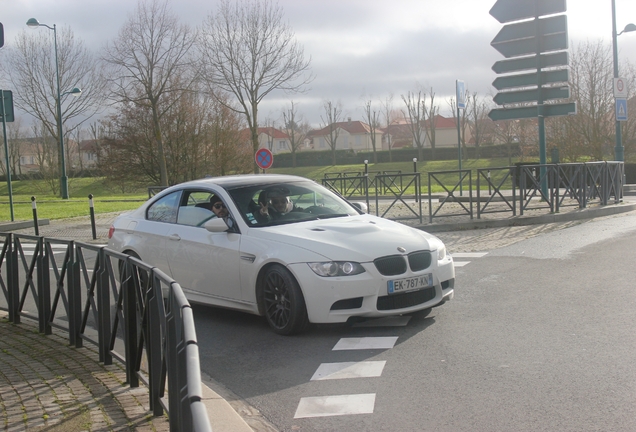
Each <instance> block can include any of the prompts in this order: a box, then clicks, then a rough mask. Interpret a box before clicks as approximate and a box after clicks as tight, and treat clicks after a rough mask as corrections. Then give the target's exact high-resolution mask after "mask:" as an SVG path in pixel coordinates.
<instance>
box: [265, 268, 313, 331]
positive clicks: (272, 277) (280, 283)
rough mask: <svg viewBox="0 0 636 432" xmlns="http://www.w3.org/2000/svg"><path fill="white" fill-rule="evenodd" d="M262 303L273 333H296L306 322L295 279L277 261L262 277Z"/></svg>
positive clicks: (303, 302)
mask: <svg viewBox="0 0 636 432" xmlns="http://www.w3.org/2000/svg"><path fill="white" fill-rule="evenodd" d="M261 302H262V306H263V312H264V314H265V318H266V319H267V322H268V324H269V325H270V327H271V328H272V330H274V332H275V333H278V334H280V335H285V336H288V335H292V334H296V333H299V332H301V331H302V330H304V329H305V328H306V327H307V324H308V323H309V319H308V318H307V307H306V305H305V298H304V297H303V293H302V291H301V290H300V286H299V285H298V282H297V281H296V279H295V278H294V277H293V276H292V274H291V273H290V272H289V271H288V270H287V269H286V268H285V267H283V266H281V265H279V264H275V265H273V266H271V267H269V268H268V269H267V270H266V271H265V274H264V275H263V277H262V279H261Z"/></svg>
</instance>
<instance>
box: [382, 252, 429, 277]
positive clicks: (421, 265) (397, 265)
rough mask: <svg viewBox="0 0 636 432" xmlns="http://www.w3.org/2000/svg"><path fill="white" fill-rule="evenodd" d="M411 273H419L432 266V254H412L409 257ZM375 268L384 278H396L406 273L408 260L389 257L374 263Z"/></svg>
mask: <svg viewBox="0 0 636 432" xmlns="http://www.w3.org/2000/svg"><path fill="white" fill-rule="evenodd" d="M407 258H408V263H409V267H410V268H411V271H413V272H418V271H422V270H424V269H427V268H428V267H430V265H431V253H430V252H428V251H417V252H412V253H410V254H409V255H408V256H407ZM373 263H374V264H375V268H377V269H378V271H379V272H380V274H381V275H383V276H396V275H400V274H403V273H405V272H406V259H405V257H404V256H403V255H389V256H385V257H381V258H377V259H376V260H375V261H373Z"/></svg>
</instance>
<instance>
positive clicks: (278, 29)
mask: <svg viewBox="0 0 636 432" xmlns="http://www.w3.org/2000/svg"><path fill="white" fill-rule="evenodd" d="M294 38H295V35H294V32H293V31H292V29H291V27H290V26H289V25H287V24H285V23H284V22H283V11H282V9H281V8H280V7H279V6H277V5H274V4H273V3H272V2H271V1H270V0H241V1H236V2H233V1H230V0H222V1H221V3H220V5H219V8H218V11H217V13H216V15H212V14H210V15H209V16H208V18H207V20H206V22H205V23H204V25H203V35H202V37H201V51H202V60H203V65H204V66H203V68H202V69H203V70H204V73H205V79H206V81H207V82H208V84H209V86H210V89H211V90H212V91H211V94H212V95H213V96H214V95H219V93H218V91H217V89H221V90H222V91H223V92H225V93H229V94H232V95H234V96H235V97H236V99H237V101H238V104H239V106H240V108H239V109H238V112H240V113H241V114H243V115H245V118H246V120H247V124H248V127H249V129H250V132H251V141H252V147H253V150H254V153H256V151H257V150H258V146H259V143H258V106H259V104H260V103H261V102H262V100H263V99H264V98H265V97H266V96H267V95H269V94H270V93H271V92H272V91H274V90H283V91H285V92H291V93H293V92H297V91H301V90H302V89H303V88H304V86H305V85H306V84H308V83H309V82H310V81H311V77H310V76H305V73H306V72H307V71H308V70H309V63H310V61H309V60H305V56H304V52H303V48H302V47H301V46H300V45H299V44H298V43H297V42H296V41H295V39H294ZM219 100H222V99H219ZM254 172H258V167H257V166H256V163H254Z"/></svg>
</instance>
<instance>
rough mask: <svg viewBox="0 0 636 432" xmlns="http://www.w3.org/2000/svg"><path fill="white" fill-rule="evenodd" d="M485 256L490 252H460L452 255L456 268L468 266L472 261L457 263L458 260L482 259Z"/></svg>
mask: <svg viewBox="0 0 636 432" xmlns="http://www.w3.org/2000/svg"><path fill="white" fill-rule="evenodd" d="M484 255H488V252H459V253H453V254H451V256H452V257H453V265H454V266H455V267H464V266H465V265H466V264H468V263H470V261H456V260H455V259H456V258H481V257H483V256H484Z"/></svg>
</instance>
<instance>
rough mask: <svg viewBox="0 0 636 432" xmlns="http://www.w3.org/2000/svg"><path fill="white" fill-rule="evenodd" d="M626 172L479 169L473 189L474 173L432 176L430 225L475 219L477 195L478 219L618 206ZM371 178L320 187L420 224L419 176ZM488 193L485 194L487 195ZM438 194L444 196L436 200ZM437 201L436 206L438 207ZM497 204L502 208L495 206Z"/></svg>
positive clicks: (589, 166) (599, 166)
mask: <svg viewBox="0 0 636 432" xmlns="http://www.w3.org/2000/svg"><path fill="white" fill-rule="evenodd" d="M624 170H625V167H624V164H623V162H613V161H611V162H607V161H604V162H587V163H568V164H544V165H541V164H526V165H518V166H507V167H495V168H483V169H477V170H476V171H477V181H476V187H475V188H473V181H472V172H471V170H450V171H435V172H429V173H428V207H429V209H428V211H429V222H430V223H432V222H433V219H434V218H443V217H452V216H462V215H468V216H469V217H470V219H472V218H473V201H474V197H475V195H476V201H477V218H481V216H482V215H484V214H489V213H510V214H511V215H512V216H516V215H517V213H519V214H520V215H523V214H524V212H526V211H528V210H541V209H543V210H547V211H549V212H550V213H556V212H558V211H559V209H560V208H561V207H564V206H578V207H579V208H581V209H583V208H585V207H587V206H588V205H589V203H590V202H592V201H595V200H597V201H598V203H599V204H600V205H607V204H609V203H610V202H611V201H612V200H613V202H614V203H616V204H617V203H619V202H620V201H621V199H622V196H623V179H624ZM370 174H374V173H368V172H367V173H364V172H343V173H327V174H325V178H323V180H322V183H323V185H324V186H326V187H327V188H329V189H331V190H333V191H335V192H337V193H339V194H340V195H342V196H343V197H345V198H346V199H355V198H358V199H364V200H366V203H367V207H368V206H369V203H370V202H371V201H372V199H373V198H375V207H376V208H375V214H376V216H379V215H380V213H382V214H381V216H382V217H385V216H386V214H387V213H388V209H385V210H384V211H382V212H380V210H379V207H380V206H379V204H380V200H381V199H384V200H386V199H389V200H391V202H390V203H389V204H388V207H389V209H391V208H393V207H394V205H395V204H396V203H398V202H399V201H401V202H402V203H403V204H404V205H405V208H406V210H407V213H408V216H406V217H404V216H395V217H392V219H396V220H398V219H410V218H413V217H411V216H414V218H420V220H421V217H422V209H421V207H422V206H421V202H422V200H421V199H420V198H421V188H422V184H421V180H420V179H419V178H418V174H419V173H412V174H395V173H389V172H386V173H384V174H379V173H376V174H375V176H373V175H370ZM416 179H417V180H416ZM436 186H439V187H440V188H441V189H442V192H441V193H439V194H438V193H436V192H433V187H436ZM486 189H487V190H488V192H487V195H485V194H484V193H485V191H486ZM458 191H459V195H458V193H457V192H458ZM434 195H440V197H439V198H437V197H436V198H435V200H434V199H433V196H434ZM464 195H465V196H464ZM406 196H414V198H415V203H416V205H411V204H410V203H409V202H407V201H404V197H406ZM434 201H435V204H436V206H437V207H436V208H435V209H434V207H435V205H434ZM495 202H498V203H500V204H502V205H497V206H495V205H494V203H495ZM417 203H419V214H418V213H417V210H418V206H417ZM450 203H456V204H457V206H455V207H459V208H458V209H457V208H453V209H451V210H450V212H443V208H444V206H446V207H449V206H448V204H450ZM464 203H468V204H467V205H465V204H464ZM457 211H459V213H458V212H457ZM411 213H412V215H411Z"/></svg>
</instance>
